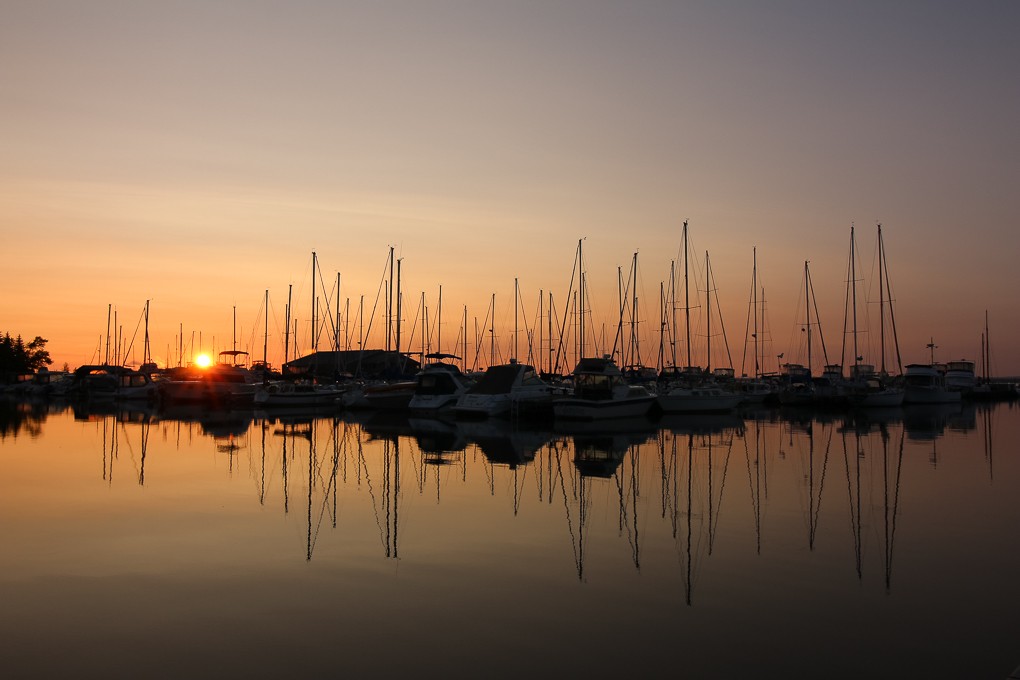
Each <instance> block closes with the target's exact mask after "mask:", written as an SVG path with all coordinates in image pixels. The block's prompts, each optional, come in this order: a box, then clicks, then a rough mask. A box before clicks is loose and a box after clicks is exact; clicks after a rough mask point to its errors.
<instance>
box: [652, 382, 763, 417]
mask: <svg viewBox="0 0 1020 680" xmlns="http://www.w3.org/2000/svg"><path fill="white" fill-rule="evenodd" d="M743 400H744V395H743V394H741V393H740V392H734V391H730V390H724V389H723V388H721V387H719V386H717V385H712V384H704V385H686V384H684V383H675V384H673V385H671V386H667V387H666V388H665V389H664V390H663V391H662V392H660V393H659V395H658V396H657V397H656V402H657V403H658V405H659V408H660V409H662V412H663V413H727V412H729V411H732V410H734V409H735V408H737V405H738V404H740V402H742V401H743Z"/></svg>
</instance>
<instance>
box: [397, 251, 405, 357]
mask: <svg viewBox="0 0 1020 680" xmlns="http://www.w3.org/2000/svg"><path fill="white" fill-rule="evenodd" d="M403 261H404V258H402V257H401V258H399V259H398V260H397V353H398V354H399V353H400V315H401V309H400V308H401V302H402V300H401V297H400V263H401V262H403Z"/></svg>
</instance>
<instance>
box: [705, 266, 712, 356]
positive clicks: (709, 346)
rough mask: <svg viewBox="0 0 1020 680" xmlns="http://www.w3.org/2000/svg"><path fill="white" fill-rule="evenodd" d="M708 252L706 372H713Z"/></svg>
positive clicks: (706, 272) (706, 270)
mask: <svg viewBox="0 0 1020 680" xmlns="http://www.w3.org/2000/svg"><path fill="white" fill-rule="evenodd" d="M708 271H709V269H708V251H707V250H706V251H705V332H706V333H707V335H706V336H705V351H706V355H705V372H706V373H707V372H709V371H711V370H712V283H711V280H710V279H709V278H708Z"/></svg>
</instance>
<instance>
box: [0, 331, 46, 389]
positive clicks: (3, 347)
mask: <svg viewBox="0 0 1020 680" xmlns="http://www.w3.org/2000/svg"><path fill="white" fill-rule="evenodd" d="M47 342H49V341H48V340H47V339H46V338H43V337H40V336H38V335H37V336H35V338H34V339H33V340H32V341H31V342H29V343H28V344H25V341H24V340H22V339H21V336H20V335H18V336H16V337H13V338H12V337H11V334H10V333H4V334H3V337H0V380H2V381H3V382H10V381H12V380H14V379H15V377H16V376H18V375H19V374H22V373H35V372H36V371H38V370H39V369H40V368H42V367H44V366H49V365H50V364H52V363H53V359H51V358H50V353H49V352H48V351H47V350H46V343H47Z"/></svg>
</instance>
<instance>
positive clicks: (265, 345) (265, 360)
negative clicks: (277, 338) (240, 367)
mask: <svg viewBox="0 0 1020 680" xmlns="http://www.w3.org/2000/svg"><path fill="white" fill-rule="evenodd" d="M264 306H265V308H266V324H265V326H266V330H265V334H264V335H263V336H262V366H263V369H268V368H269V289H268V288H266V300H265V304H264Z"/></svg>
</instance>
